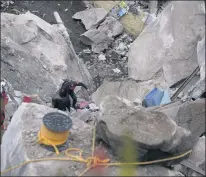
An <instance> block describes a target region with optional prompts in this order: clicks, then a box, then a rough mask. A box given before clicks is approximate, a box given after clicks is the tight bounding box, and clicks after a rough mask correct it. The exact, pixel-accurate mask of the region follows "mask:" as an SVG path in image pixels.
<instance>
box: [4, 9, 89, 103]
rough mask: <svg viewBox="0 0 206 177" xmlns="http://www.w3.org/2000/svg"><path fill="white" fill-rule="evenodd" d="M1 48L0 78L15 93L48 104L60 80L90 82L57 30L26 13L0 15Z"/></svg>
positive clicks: (86, 72) (82, 66)
mask: <svg viewBox="0 0 206 177" xmlns="http://www.w3.org/2000/svg"><path fill="white" fill-rule="evenodd" d="M1 47H2V52H1V74H2V77H4V78H6V79H7V80H8V81H9V82H10V83H11V84H12V86H13V87H14V89H16V90H21V91H22V92H24V93H27V94H38V95H39V96H40V97H41V98H43V99H44V100H47V101H48V99H46V98H48V97H51V95H52V94H54V93H55V91H56V90H57V89H58V87H59V85H60V84H61V83H62V79H64V78H73V79H77V80H79V81H83V82H85V84H88V85H90V84H91V82H92V78H91V76H90V74H89V72H88V70H87V69H86V67H85V66H84V65H83V64H82V63H79V64H78V62H77V59H76V58H75V57H76V56H74V54H73V53H72V51H71V48H73V46H72V45H71V46H68V45H67V43H66V41H65V39H64V38H63V36H62V35H61V34H60V33H59V31H58V29H57V28H56V27H55V26H52V25H50V24H49V23H47V22H46V21H44V20H42V19H40V18H39V17H37V16H36V15H33V14H31V13H30V12H27V13H26V14H21V15H13V14H9V13H2V14H1ZM80 66H81V68H80Z"/></svg>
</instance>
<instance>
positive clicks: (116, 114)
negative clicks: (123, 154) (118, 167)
mask: <svg viewBox="0 0 206 177" xmlns="http://www.w3.org/2000/svg"><path fill="white" fill-rule="evenodd" d="M100 110H101V113H100V117H99V119H98V124H97V138H98V139H102V140H103V141H104V142H105V143H107V144H109V145H110V146H111V148H112V149H113V151H114V152H115V153H117V152H118V151H119V148H120V147H121V143H122V140H123V137H124V134H125V133H128V134H130V136H131V137H132V141H133V143H134V146H135V147H136V148H137V151H138V156H139V158H140V159H141V158H144V156H146V155H147V153H149V151H150V150H155V149H156V150H161V151H162V152H167V153H170V154H176V153H183V152H185V151H187V150H190V149H192V148H193V146H194V144H195V143H196V141H197V138H195V137H193V136H192V134H191V132H190V131H188V130H186V129H184V128H182V127H179V126H177V124H176V123H175V122H174V121H173V120H172V119H170V118H168V117H167V116H166V115H165V114H164V113H161V112H158V111H147V110H146V109H145V108H143V107H141V106H138V107H136V106H134V104H133V103H132V102H130V101H129V100H125V99H122V98H118V97H114V96H108V97H105V98H104V99H103V101H102V102H101V104H100ZM150 158H152V157H150ZM153 160H154V159H153Z"/></svg>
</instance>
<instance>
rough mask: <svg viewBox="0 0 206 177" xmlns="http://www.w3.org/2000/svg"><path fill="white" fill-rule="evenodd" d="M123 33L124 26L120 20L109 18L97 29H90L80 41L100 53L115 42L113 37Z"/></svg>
mask: <svg viewBox="0 0 206 177" xmlns="http://www.w3.org/2000/svg"><path fill="white" fill-rule="evenodd" d="M122 31H123V26H122V24H120V23H119V21H118V20H116V19H115V18H113V17H107V18H106V19H105V21H104V22H103V23H101V24H100V26H99V27H98V28H97V29H90V30H89V31H87V32H85V33H84V34H82V35H81V38H80V40H81V41H82V42H83V43H84V44H86V45H91V46H92V51H93V52H95V53H100V52H102V51H104V50H105V49H108V46H109V45H110V44H111V43H112V41H113V40H114V39H113V37H115V36H117V35H119V34H121V33H122Z"/></svg>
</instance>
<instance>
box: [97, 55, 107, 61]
mask: <svg viewBox="0 0 206 177" xmlns="http://www.w3.org/2000/svg"><path fill="white" fill-rule="evenodd" d="M98 59H99V60H100V61H104V60H106V57H105V55H103V54H100V55H99V56H98Z"/></svg>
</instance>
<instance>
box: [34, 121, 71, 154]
mask: <svg viewBox="0 0 206 177" xmlns="http://www.w3.org/2000/svg"><path fill="white" fill-rule="evenodd" d="M68 137H69V131H64V132H53V131H51V130H49V129H48V128H46V127H45V125H42V126H41V129H40V131H39V133H38V140H37V142H38V143H39V144H44V145H48V146H53V147H54V149H55V152H56V154H57V155H59V150H58V148H57V147H56V146H57V145H62V144H64V143H65V142H66V141H67V140H68Z"/></svg>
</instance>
